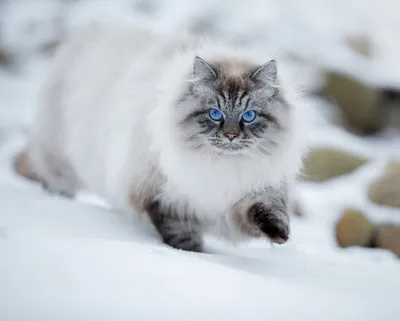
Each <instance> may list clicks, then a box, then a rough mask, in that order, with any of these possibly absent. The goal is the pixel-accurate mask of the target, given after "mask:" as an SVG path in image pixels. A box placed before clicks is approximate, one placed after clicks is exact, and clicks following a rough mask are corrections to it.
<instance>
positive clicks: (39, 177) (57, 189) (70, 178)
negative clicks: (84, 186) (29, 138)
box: [14, 148, 78, 198]
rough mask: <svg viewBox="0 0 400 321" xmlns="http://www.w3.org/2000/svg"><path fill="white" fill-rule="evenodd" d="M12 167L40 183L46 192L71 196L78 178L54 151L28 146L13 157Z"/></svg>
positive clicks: (75, 189)
mask: <svg viewBox="0 0 400 321" xmlns="http://www.w3.org/2000/svg"><path fill="white" fill-rule="evenodd" d="M14 169H15V171H16V172H17V173H18V174H20V175H21V176H23V177H25V178H27V179H30V180H33V181H38V182H40V183H41V185H42V187H43V188H44V189H46V190H47V191H48V192H50V193H53V194H59V195H62V196H65V197H69V198H73V197H74V195H75V193H76V191H77V188H78V180H77V179H76V175H75V174H74V172H73V170H72V168H71V167H70V166H69V165H68V163H67V162H66V161H65V160H63V159H62V157H60V156H57V154H56V153H54V152H48V151H45V150H44V149H38V148H35V149H33V148H28V149H26V150H25V151H22V152H21V153H20V154H19V155H17V157H16V158H15V159H14Z"/></svg>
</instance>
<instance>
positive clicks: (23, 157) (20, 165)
mask: <svg viewBox="0 0 400 321" xmlns="http://www.w3.org/2000/svg"><path fill="white" fill-rule="evenodd" d="M13 166H14V170H15V171H16V172H17V173H18V174H19V175H21V176H23V177H25V178H27V179H29V180H32V181H40V178H39V175H38V174H37V173H36V172H35V170H34V169H33V167H32V165H31V163H30V162H29V157H28V153H27V150H23V151H21V152H20V153H19V154H18V155H17V156H16V157H15V158H14V162H13Z"/></svg>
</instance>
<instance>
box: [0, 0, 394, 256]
mask: <svg viewBox="0 0 400 321" xmlns="http://www.w3.org/2000/svg"><path fill="white" fill-rule="evenodd" d="M399 12H400V1H397V0H379V1H378V0H368V1H365V0H302V1H298V0H275V1H274V0H246V1H240V0H231V1H216V0H112V1H111V0H109V1H105V0H52V1H49V0H48V1H44V0H42V1H41V0H31V1H27V0H2V1H0V150H1V148H5V146H13V145H14V142H16V141H17V140H18V139H21V137H23V136H24V135H25V133H26V132H27V131H28V130H29V123H30V121H31V117H32V113H33V111H34V109H35V97H36V93H37V90H38V88H39V86H40V82H41V81H42V79H43V77H45V75H46V72H47V70H48V64H49V62H50V61H51V57H52V55H53V53H54V50H56V49H57V46H58V44H59V43H61V42H62V41H63V39H64V38H65V37H66V36H67V35H68V34H70V33H73V32H79V28H80V27H82V26H84V25H85V24H88V23H90V22H92V21H120V22H126V23H130V22H134V23H139V24H141V25H144V26H149V27H151V28H156V29H157V28H159V29H162V30H164V31H170V32H172V33H175V34H177V35H179V34H183V33H189V34H194V35H197V36H199V37H209V38H212V39H216V40H218V41H220V42H226V43H234V44H237V43H240V44H243V45H252V46H257V47H258V48H259V49H260V51H265V52H268V57H270V56H271V55H272V56H274V57H276V59H277V60H278V63H279V61H282V60H284V61H285V62H286V63H287V64H289V65H290V66H291V70H292V71H293V73H294V74H295V75H296V76H297V79H298V80H299V82H300V83H301V85H302V87H303V89H304V90H305V91H306V92H307V93H308V101H309V107H310V111H312V115H313V123H312V125H313V128H312V129H311V134H310V137H309V146H310V152H309V155H308V156H307V159H306V162H305V168H304V172H303V173H302V175H301V176H300V177H299V185H298V190H297V210H296V217H294V219H293V222H294V223H293V224H294V228H293V240H294V241H295V242H296V244H298V245H299V246H301V245H302V244H304V245H308V244H314V248H315V247H321V248H324V251H332V253H333V252H339V253H342V254H343V255H352V257H353V256H354V253H358V254H360V253H362V254H360V255H366V256H368V257H370V258H371V259H373V260H375V259H376V257H377V256H376V255H378V253H379V255H383V256H390V257H393V258H395V257H396V255H397V256H400V133H399V129H400V63H399V59H400V40H399V35H400V19H399V18H400V14H399ZM15 144H16V143H15ZM1 166H3V163H2V165H1ZM4 166H9V165H4ZM358 254H357V255H358Z"/></svg>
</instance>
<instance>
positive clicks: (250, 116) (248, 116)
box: [242, 110, 257, 123]
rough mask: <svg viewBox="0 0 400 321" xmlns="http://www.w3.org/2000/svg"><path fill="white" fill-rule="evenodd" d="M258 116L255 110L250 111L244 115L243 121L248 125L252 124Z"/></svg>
mask: <svg viewBox="0 0 400 321" xmlns="http://www.w3.org/2000/svg"><path fill="white" fill-rule="evenodd" d="M256 116H257V114H256V112H255V111H254V110H249V111H246V112H245V113H243V114H242V119H243V121H245V122H246V123H251V122H252V121H253V120H254V119H256Z"/></svg>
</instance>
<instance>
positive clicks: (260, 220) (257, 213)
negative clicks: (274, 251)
mask: <svg viewBox="0 0 400 321" xmlns="http://www.w3.org/2000/svg"><path fill="white" fill-rule="evenodd" d="M247 215H248V218H249V220H250V221H251V222H252V223H254V224H255V226H256V228H257V229H258V230H259V231H260V232H261V233H263V234H265V235H267V236H268V237H269V238H270V239H271V241H272V242H274V243H278V244H283V243H285V242H286V241H287V240H288V239H289V220H288V219H287V215H286V213H284V212H283V211H282V209H280V208H277V207H274V206H273V205H268V204H264V203H261V202H258V203H254V204H253V205H252V206H251V207H250V208H249V209H248V213H247Z"/></svg>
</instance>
